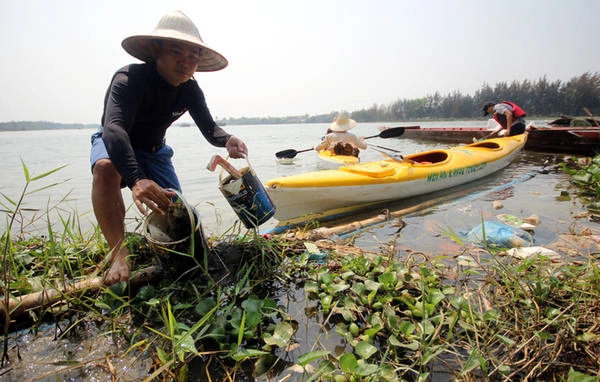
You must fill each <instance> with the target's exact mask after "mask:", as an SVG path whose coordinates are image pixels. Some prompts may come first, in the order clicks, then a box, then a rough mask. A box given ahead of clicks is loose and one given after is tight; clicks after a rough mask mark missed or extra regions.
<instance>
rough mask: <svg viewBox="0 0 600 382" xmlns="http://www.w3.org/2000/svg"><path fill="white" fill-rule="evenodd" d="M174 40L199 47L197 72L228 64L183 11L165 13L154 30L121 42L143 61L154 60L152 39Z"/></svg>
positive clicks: (126, 49) (210, 70)
mask: <svg viewBox="0 0 600 382" xmlns="http://www.w3.org/2000/svg"><path fill="white" fill-rule="evenodd" d="M156 39H159V40H173V41H181V42H185V43H188V44H193V45H196V46H197V47H199V48H200V49H201V50H200V62H198V67H197V68H196V71H197V72H213V71H217V70H221V69H223V68H225V67H226V66H227V64H228V63H227V59H226V58H225V57H224V56H223V55H222V54H221V53H219V52H217V51H216V50H214V49H212V48H210V47H209V46H208V45H206V43H204V41H202V37H200V33H199V32H198V29H196V26H195V25H194V23H193V22H192V20H190V19H189V18H188V17H187V16H186V15H184V14H183V12H181V11H173V12H171V13H167V14H166V15H164V16H163V17H162V18H161V19H160V21H159V22H158V25H157V26H156V28H154V32H152V33H151V34H146V35H135V36H130V37H127V38H126V39H124V40H123V42H122V43H121V46H123V49H125V51H126V52H127V53H129V54H131V55H132V56H133V57H135V58H139V59H140V60H142V61H145V62H149V61H153V60H154V57H153V56H152V47H151V42H152V40H156Z"/></svg>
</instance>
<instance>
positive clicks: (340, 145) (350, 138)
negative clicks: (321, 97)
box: [315, 114, 367, 157]
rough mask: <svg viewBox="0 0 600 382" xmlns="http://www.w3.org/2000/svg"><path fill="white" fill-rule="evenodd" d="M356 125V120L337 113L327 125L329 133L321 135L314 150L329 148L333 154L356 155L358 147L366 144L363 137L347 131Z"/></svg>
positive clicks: (358, 150) (363, 148) (363, 146)
mask: <svg viewBox="0 0 600 382" xmlns="http://www.w3.org/2000/svg"><path fill="white" fill-rule="evenodd" d="M354 127H356V121H355V120H353V119H350V118H348V117H347V116H346V115H343V114H341V115H338V116H336V117H335V119H334V120H333V122H332V123H331V125H330V126H329V130H331V132H330V133H328V134H327V135H325V136H324V137H323V140H322V141H321V143H319V144H318V145H316V146H315V150H316V151H317V152H318V151H321V150H329V151H331V152H332V153H334V154H335V155H353V156H356V157H358V154H359V153H360V149H362V150H365V149H366V148H367V144H366V143H365V141H364V139H363V138H362V137H361V138H359V137H357V136H356V135H354V134H352V133H349V132H348V130H350V129H353V128H354Z"/></svg>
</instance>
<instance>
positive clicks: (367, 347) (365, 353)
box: [354, 341, 377, 359]
mask: <svg viewBox="0 0 600 382" xmlns="http://www.w3.org/2000/svg"><path fill="white" fill-rule="evenodd" d="M354 351H355V352H356V354H358V355H359V356H360V357H361V358H362V359H368V358H369V357H370V356H372V355H373V354H375V353H377V348H376V347H375V346H373V345H371V344H370V343H369V342H367V341H360V342H359V343H357V344H356V346H355V347H354Z"/></svg>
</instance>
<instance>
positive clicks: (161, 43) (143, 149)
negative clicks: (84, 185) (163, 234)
mask: <svg viewBox="0 0 600 382" xmlns="http://www.w3.org/2000/svg"><path fill="white" fill-rule="evenodd" d="M122 46H123V48H124V49H125V51H127V53H129V54H131V55H132V56H134V57H136V58H138V59H140V60H142V61H144V63H138V64H131V65H128V66H125V67H123V68H121V69H119V70H118V71H117V72H116V73H115V74H114V76H113V78H112V81H111V83H110V86H109V88H108V90H107V92H106V97H105V100H104V112H103V115H102V121H101V122H102V126H101V128H100V130H99V131H98V132H97V133H95V134H94V135H93V136H92V150H91V155H90V160H91V165H92V175H93V183H92V204H93V207H94V213H95V214H96V219H97V220H98V224H99V226H100V229H101V230H102V233H103V234H104V237H105V238H106V241H107V242H108V244H109V246H110V249H111V252H110V254H109V256H111V258H110V268H109V269H108V271H107V272H106V274H105V275H104V282H105V284H106V285H111V284H114V283H117V282H120V281H127V280H128V278H129V275H130V260H129V258H128V257H129V252H128V250H127V248H126V247H125V246H124V240H125V224H124V220H125V203H124V201H123V195H122V193H121V188H122V187H129V188H130V189H131V194H132V198H133V202H134V203H135V205H136V206H137V208H138V209H139V210H140V211H141V212H142V213H143V214H144V215H146V214H147V212H148V210H147V208H149V209H150V210H153V211H155V212H157V213H159V214H164V213H165V211H167V210H168V209H169V206H170V205H171V198H172V197H174V196H175V195H176V194H175V193H174V192H173V191H167V190H166V189H169V188H170V189H175V190H178V191H181V186H180V183H179V180H178V178H177V174H176V173H175V169H174V167H173V163H172V161H171V158H172V156H173V149H172V148H171V147H170V146H168V145H167V144H166V142H165V134H166V130H167V128H168V127H169V126H171V124H172V123H173V122H175V121H176V120H177V119H178V118H179V117H181V116H182V115H183V114H184V113H186V112H189V113H190V115H191V117H192V119H193V120H194V122H195V123H196V125H197V126H198V128H199V130H200V132H201V133H202V135H203V136H204V137H205V138H206V140H207V141H208V142H209V143H211V144H212V145H214V146H217V147H224V148H226V149H227V152H228V154H229V156H230V157H232V158H242V157H244V156H245V155H247V153H248V149H247V147H246V145H245V144H244V142H243V141H242V140H241V139H240V138H238V137H235V136H233V135H230V134H228V133H227V132H226V131H225V130H223V129H221V128H220V127H219V126H217V124H216V123H215V121H214V120H213V118H212V116H211V114H210V112H209V110H208V107H207V105H206V101H205V98H204V94H203V92H202V90H201V89H200V87H199V86H198V83H197V82H196V81H195V79H194V78H193V75H194V73H195V72H208V71H217V70H221V69H223V68H225V67H226V66H227V60H226V59H225V57H223V56H222V55H221V54H220V53H218V52H217V51H215V50H214V49H212V48H210V47H209V46H208V45H206V43H204V41H203V40H202V38H201V37H200V33H198V30H197V29H196V27H195V25H194V24H193V23H192V21H191V20H190V19H189V18H188V17H187V16H185V15H184V14H183V13H182V12H180V11H175V12H171V13H168V14H166V15H165V16H163V17H162V18H161V20H160V21H159V23H158V25H157V26H156V28H155V29H154V31H153V32H152V33H150V34H147V35H136V36H131V37H128V38H126V39H124V40H123V42H122Z"/></svg>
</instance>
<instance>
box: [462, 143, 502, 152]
mask: <svg viewBox="0 0 600 382" xmlns="http://www.w3.org/2000/svg"><path fill="white" fill-rule="evenodd" d="M469 146H470V147H481V148H483V149H493V150H498V149H499V148H500V145H499V144H498V142H494V141H481V142H477V143H473V144H470V145H469Z"/></svg>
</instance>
